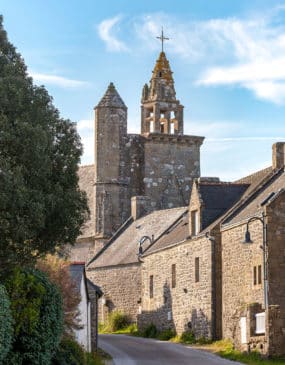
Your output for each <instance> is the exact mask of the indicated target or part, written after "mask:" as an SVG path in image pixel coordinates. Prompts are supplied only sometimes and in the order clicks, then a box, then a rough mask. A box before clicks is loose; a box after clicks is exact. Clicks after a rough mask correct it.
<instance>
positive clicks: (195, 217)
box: [191, 210, 198, 236]
mask: <svg viewBox="0 0 285 365" xmlns="http://www.w3.org/2000/svg"><path fill="white" fill-rule="evenodd" d="M197 233H198V211H197V210H192V212H191V234H192V235H193V236H196V234H197Z"/></svg>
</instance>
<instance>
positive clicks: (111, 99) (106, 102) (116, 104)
mask: <svg viewBox="0 0 285 365" xmlns="http://www.w3.org/2000/svg"><path fill="white" fill-rule="evenodd" d="M106 107H108V108H109V107H112V108H125V109H127V107H126V105H125V103H124V102H123V100H122V98H121V97H120V95H119V93H118V91H117V90H116V88H115V86H114V84H113V83H112V82H111V83H110V84H109V86H108V89H107V91H106V92H105V94H104V96H103V98H102V99H101V100H100V102H99V103H98V105H97V106H96V107H95V108H106Z"/></svg>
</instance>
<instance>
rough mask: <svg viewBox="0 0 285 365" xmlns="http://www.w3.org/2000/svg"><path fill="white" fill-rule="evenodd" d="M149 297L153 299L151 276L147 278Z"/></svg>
mask: <svg viewBox="0 0 285 365" xmlns="http://www.w3.org/2000/svg"><path fill="white" fill-rule="evenodd" d="M149 297H150V298H153V275H150V277H149Z"/></svg>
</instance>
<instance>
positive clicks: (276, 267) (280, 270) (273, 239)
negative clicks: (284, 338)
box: [266, 192, 285, 313]
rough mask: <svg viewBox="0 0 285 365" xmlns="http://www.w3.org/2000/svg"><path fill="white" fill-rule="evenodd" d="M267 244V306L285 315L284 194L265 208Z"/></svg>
mask: <svg viewBox="0 0 285 365" xmlns="http://www.w3.org/2000/svg"><path fill="white" fill-rule="evenodd" d="M266 216H267V222H268V225H267V242H268V279H269V293H268V297H269V298H268V299H269V304H272V305H279V306H280V310H281V311H283V312H284V313H285V290H284V281H283V280H280V278H284V277H285V250H284V242H285V224H284V222H285V192H283V193H281V194H280V195H279V196H278V197H277V198H276V199H274V200H273V201H272V202H271V204H270V205H269V206H267V208H266Z"/></svg>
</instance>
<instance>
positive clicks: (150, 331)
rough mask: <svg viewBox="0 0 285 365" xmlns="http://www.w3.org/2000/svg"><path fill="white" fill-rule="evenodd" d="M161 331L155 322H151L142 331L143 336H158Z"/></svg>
mask: <svg viewBox="0 0 285 365" xmlns="http://www.w3.org/2000/svg"><path fill="white" fill-rule="evenodd" d="M158 334H159V332H158V330H157V328H156V327H155V325H154V324H153V323H151V324H149V325H148V326H147V327H146V328H144V329H143V331H142V336H143V337H147V338H156V337H157V336H158Z"/></svg>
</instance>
